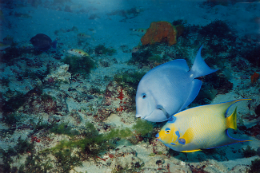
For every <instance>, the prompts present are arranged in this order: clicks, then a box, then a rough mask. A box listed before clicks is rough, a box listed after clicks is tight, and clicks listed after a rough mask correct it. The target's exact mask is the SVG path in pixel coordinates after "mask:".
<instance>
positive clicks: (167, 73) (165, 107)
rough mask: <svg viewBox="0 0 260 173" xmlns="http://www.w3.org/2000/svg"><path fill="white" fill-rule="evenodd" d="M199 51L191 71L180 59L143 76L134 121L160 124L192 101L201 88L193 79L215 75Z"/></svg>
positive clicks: (199, 82) (139, 86)
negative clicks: (136, 118) (139, 120)
mask: <svg viewBox="0 0 260 173" xmlns="http://www.w3.org/2000/svg"><path fill="white" fill-rule="evenodd" d="M202 47H203V46H201V47H200V49H199V51H198V53H197V56H196V58H195V61H194V64H193V66H192V68H191V70H190V69H189V67H188V65H187V63H186V61H185V60H184V59H176V60H173V61H170V62H167V63H165V64H162V65H159V66H157V67H155V68H153V69H152V70H150V71H149V72H148V73H146V74H145V75H144V76H143V78H142V79H141V80H140V82H139V84H138V87H137V92H136V117H141V118H142V119H145V120H147V121H151V122H163V121H166V120H168V119H169V118H170V116H171V115H173V114H175V113H177V112H179V111H181V110H182V109H184V108H186V107H187V106H188V105H189V104H190V103H191V102H192V101H193V100H194V99H195V98H196V96H197V95H198V93H199V91H200V88H201V85H202V82H201V80H199V79H197V78H198V77H201V76H205V75H207V74H210V73H213V72H215V71H217V70H214V69H211V68H210V67H209V66H208V65H207V64H206V63H205V62H204V60H203V59H202V57H201V49H202Z"/></svg>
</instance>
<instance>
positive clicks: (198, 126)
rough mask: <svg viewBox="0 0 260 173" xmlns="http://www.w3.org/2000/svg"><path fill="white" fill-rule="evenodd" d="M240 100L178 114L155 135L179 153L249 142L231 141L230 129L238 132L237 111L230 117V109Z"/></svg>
mask: <svg viewBox="0 0 260 173" xmlns="http://www.w3.org/2000/svg"><path fill="white" fill-rule="evenodd" d="M242 100H251V99H239V100H234V101H229V102H225V103H219V104H211V105H204V106H198V107H194V108H191V109H187V110H185V111H182V112H179V113H177V114H175V115H173V116H172V117H171V119H170V120H169V121H168V122H167V123H166V124H165V125H164V126H163V128H162V129H161V131H160V132H159V133H158V134H157V135H156V137H157V139H159V140H160V141H161V142H162V143H163V144H164V145H165V146H167V147H169V148H171V149H173V150H175V151H179V152H195V151H200V150H201V149H212V148H216V147H221V146H225V145H229V144H234V143H239V142H247V141H250V140H242V139H241V140H239V139H234V138H232V137H231V136H230V135H229V133H228V129H229V128H231V129H234V130H236V129H237V123H236V119H237V108H235V110H234V112H233V113H232V114H231V115H230V116H226V115H227V112H228V109H229V108H230V107H231V106H232V105H233V104H234V103H236V102H239V101H242Z"/></svg>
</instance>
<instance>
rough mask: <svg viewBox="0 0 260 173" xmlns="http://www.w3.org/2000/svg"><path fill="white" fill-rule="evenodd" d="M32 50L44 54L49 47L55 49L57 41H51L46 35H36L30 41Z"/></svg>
mask: <svg viewBox="0 0 260 173" xmlns="http://www.w3.org/2000/svg"><path fill="white" fill-rule="evenodd" d="M30 42H31V43H32V45H33V47H34V49H35V50H36V51H40V52H46V51H48V50H49V49H50V48H51V47H53V48H56V45H57V40H55V41H53V42H52V40H51V38H50V37H49V36H47V35H46V34H37V35H36V36H34V37H32V38H31V39H30Z"/></svg>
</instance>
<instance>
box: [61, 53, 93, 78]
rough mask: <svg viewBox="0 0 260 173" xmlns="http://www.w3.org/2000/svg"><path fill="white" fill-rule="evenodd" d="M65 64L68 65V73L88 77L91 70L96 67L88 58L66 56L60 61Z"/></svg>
mask: <svg viewBox="0 0 260 173" xmlns="http://www.w3.org/2000/svg"><path fill="white" fill-rule="evenodd" d="M62 61H63V62H64V63H65V64H69V70H68V71H69V72H70V73H72V74H73V75H74V74H77V73H79V74H83V75H84V76H86V75H88V74H89V73H90V72H91V69H93V68H95V67H96V63H95V62H94V61H93V60H92V59H91V58H90V57H88V56H87V57H83V58H82V57H77V56H66V57H65V58H64V59H63V60H62Z"/></svg>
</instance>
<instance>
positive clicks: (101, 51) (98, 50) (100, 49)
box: [95, 44, 116, 56]
mask: <svg viewBox="0 0 260 173" xmlns="http://www.w3.org/2000/svg"><path fill="white" fill-rule="evenodd" d="M115 53H116V50H115V49H113V48H106V47H105V46H104V45H101V44H100V45H97V46H96V47H95V54H97V55H108V56H112V55H113V54H115Z"/></svg>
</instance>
